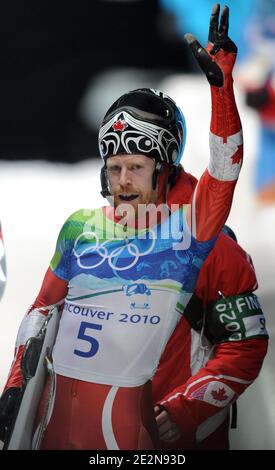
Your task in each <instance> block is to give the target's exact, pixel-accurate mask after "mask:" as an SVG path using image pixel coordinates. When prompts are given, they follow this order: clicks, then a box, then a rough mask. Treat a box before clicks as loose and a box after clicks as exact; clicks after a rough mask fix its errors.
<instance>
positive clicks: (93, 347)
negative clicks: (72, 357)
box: [74, 321, 102, 357]
mask: <svg viewBox="0 0 275 470" xmlns="http://www.w3.org/2000/svg"><path fill="white" fill-rule="evenodd" d="M89 329H90V330H102V325H97V324H96V323H89V322H87V321H83V322H81V323H80V327H79V332H78V335H77V338H78V339H81V340H82V341H86V342H87V343H89V348H90V349H89V350H88V351H81V350H80V349H74V354H76V355H77V356H81V357H92V356H95V354H96V353H97V351H98V348H99V343H98V341H97V339H95V338H93V336H90V335H89V334H87V333H86V332H88V333H90V331H89Z"/></svg>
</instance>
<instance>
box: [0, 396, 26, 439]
mask: <svg viewBox="0 0 275 470" xmlns="http://www.w3.org/2000/svg"><path fill="white" fill-rule="evenodd" d="M20 398H21V388H16V387H11V388H8V389H7V390H5V392H4V393H3V395H2V396H1V398H0V439H1V441H4V440H5V438H6V436H7V433H8V430H9V427H10V425H11V423H12V420H13V417H14V412H15V410H16V407H17V403H18V400H20Z"/></svg>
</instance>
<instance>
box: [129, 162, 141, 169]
mask: <svg viewBox="0 0 275 470" xmlns="http://www.w3.org/2000/svg"><path fill="white" fill-rule="evenodd" d="M142 168H143V166H142V165H140V164H138V163H134V164H133V165H132V166H131V170H132V171H138V170H142Z"/></svg>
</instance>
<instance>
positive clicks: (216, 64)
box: [184, 3, 238, 87]
mask: <svg viewBox="0 0 275 470" xmlns="http://www.w3.org/2000/svg"><path fill="white" fill-rule="evenodd" d="M219 14H220V5H219V3H217V4H215V5H214V6H213V8H212V13H211V17H210V24H209V34H208V43H207V46H206V48H205V49H204V48H203V47H202V46H201V44H200V43H199V42H198V40H197V39H196V38H195V36H193V34H191V33H187V34H185V36H184V38H185V40H186V42H187V43H188V45H189V46H190V48H191V50H192V52H193V54H194V56H195V58H196V60H197V62H198V64H199V66H200V67H201V69H202V71H203V72H204V73H205V75H206V78H207V80H208V81H209V83H210V85H214V86H217V87H222V86H223V85H224V80H225V78H226V77H227V76H231V74H232V70H233V67H234V63H235V60H236V55H237V50H238V49H237V46H236V44H235V43H234V42H233V41H232V40H231V39H230V38H229V37H228V28H229V8H228V7H227V6H224V7H223V9H222V12H221V17H220V21H219Z"/></svg>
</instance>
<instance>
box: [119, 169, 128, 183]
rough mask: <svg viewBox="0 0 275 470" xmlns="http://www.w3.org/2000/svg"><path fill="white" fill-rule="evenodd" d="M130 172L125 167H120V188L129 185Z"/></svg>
mask: <svg viewBox="0 0 275 470" xmlns="http://www.w3.org/2000/svg"><path fill="white" fill-rule="evenodd" d="M130 173H131V172H130V171H129V170H128V168H127V167H122V168H121V171H120V175H119V184H120V186H127V185H129V184H131V174H130Z"/></svg>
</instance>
